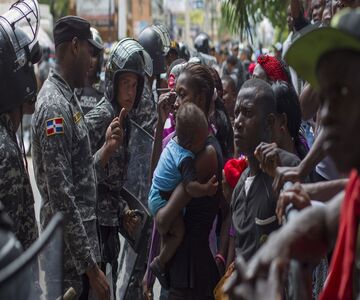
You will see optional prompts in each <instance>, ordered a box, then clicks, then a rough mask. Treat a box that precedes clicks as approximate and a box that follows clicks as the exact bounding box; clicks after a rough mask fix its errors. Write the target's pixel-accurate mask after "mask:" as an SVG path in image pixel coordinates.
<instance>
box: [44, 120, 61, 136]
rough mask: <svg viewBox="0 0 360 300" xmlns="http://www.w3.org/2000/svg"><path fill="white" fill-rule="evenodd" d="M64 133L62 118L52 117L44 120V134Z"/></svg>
mask: <svg viewBox="0 0 360 300" xmlns="http://www.w3.org/2000/svg"><path fill="white" fill-rule="evenodd" d="M54 134H64V118H62V117H59V118H53V119H49V120H47V121H46V135H47V136H50V135H54Z"/></svg>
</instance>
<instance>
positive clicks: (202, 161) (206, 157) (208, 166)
mask: <svg viewBox="0 0 360 300" xmlns="http://www.w3.org/2000/svg"><path fill="white" fill-rule="evenodd" d="M196 169H197V173H198V175H199V177H200V178H201V179H202V180H208V179H210V178H211V177H212V176H213V175H214V174H217V171H218V159H217V153H216V150H215V148H214V146H212V145H207V146H206V147H205V148H204V150H203V151H202V152H201V153H200V154H199V155H198V156H197V158H196Z"/></svg>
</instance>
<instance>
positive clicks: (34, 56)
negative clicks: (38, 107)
mask: <svg viewBox="0 0 360 300" xmlns="http://www.w3.org/2000/svg"><path fill="white" fill-rule="evenodd" d="M39 22H40V14H39V6H38V3H37V0H20V1H18V2H16V3H14V4H13V5H12V6H11V8H10V10H9V11H7V12H6V13H5V14H3V15H2V16H0V99H1V101H0V113H2V112H6V111H11V110H13V109H15V108H18V107H20V106H21V105H22V104H23V103H25V102H34V101H35V99H36V92H37V84H36V77H35V73H34V68H33V64H35V63H37V62H39V60H40V59H41V48H40V46H39V43H38V41H37V34H38V30H39Z"/></svg>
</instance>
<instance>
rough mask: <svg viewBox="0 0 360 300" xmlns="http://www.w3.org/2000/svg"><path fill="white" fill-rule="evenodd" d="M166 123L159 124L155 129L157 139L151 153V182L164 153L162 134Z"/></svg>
mask: <svg viewBox="0 0 360 300" xmlns="http://www.w3.org/2000/svg"><path fill="white" fill-rule="evenodd" d="M164 125H165V124H164V123H162V122H158V123H157V125H156V129H155V139H154V144H153V148H152V152H151V162H150V176H149V178H150V181H151V180H152V177H153V174H154V171H155V168H156V166H157V163H158V161H159V159H160V155H161V151H162V134H163V130H164Z"/></svg>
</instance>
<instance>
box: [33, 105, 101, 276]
mask: <svg viewBox="0 0 360 300" xmlns="http://www.w3.org/2000/svg"><path fill="white" fill-rule="evenodd" d="M60 118H62V120H63V133H61V134H53V135H49V134H48V132H47V130H46V123H47V121H48V120H51V119H53V120H54V119H60ZM37 124H38V128H37V131H38V135H39V140H40V143H41V146H42V149H43V162H42V163H43V166H44V176H45V182H46V186H47V191H48V199H49V203H50V207H51V209H52V211H53V212H54V213H55V212H61V213H62V214H63V216H64V220H65V221H64V240H65V244H66V246H67V247H68V248H69V250H70V253H71V256H72V260H73V262H74V264H75V267H76V270H77V272H78V273H79V274H83V273H84V272H85V271H86V270H87V269H88V268H89V267H92V266H93V265H94V264H95V263H96V262H95V256H94V253H93V252H92V250H91V249H92V248H91V245H90V243H89V239H88V236H87V234H86V231H85V227H84V224H83V222H82V219H81V215H80V211H79V208H78V206H77V204H76V199H75V193H74V184H76V183H75V182H73V176H72V155H71V153H72V150H73V148H74V147H76V146H77V145H74V143H73V141H74V140H76V139H79V138H80V137H77V136H74V132H73V130H72V126H73V119H72V115H71V113H70V112H67V111H66V110H65V109H64V108H62V107H59V105H52V106H51V107H48V109H47V110H46V111H45V112H44V114H43V116H42V118H41V119H40V121H39V122H38V123H37Z"/></svg>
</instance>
